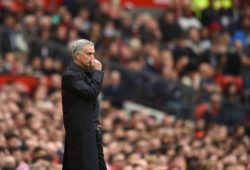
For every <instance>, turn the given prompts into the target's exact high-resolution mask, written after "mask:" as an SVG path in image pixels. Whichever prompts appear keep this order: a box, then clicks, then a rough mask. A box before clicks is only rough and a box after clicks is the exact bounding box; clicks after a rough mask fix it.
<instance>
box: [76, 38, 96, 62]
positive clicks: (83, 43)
mask: <svg viewBox="0 0 250 170" xmlns="http://www.w3.org/2000/svg"><path fill="white" fill-rule="evenodd" d="M88 45H91V46H94V45H95V44H94V43H93V42H91V41H89V40H86V39H80V40H77V41H75V42H74V43H73V45H72V54H73V59H75V52H79V53H80V54H81V55H82V49H83V48H84V47H85V46H88Z"/></svg>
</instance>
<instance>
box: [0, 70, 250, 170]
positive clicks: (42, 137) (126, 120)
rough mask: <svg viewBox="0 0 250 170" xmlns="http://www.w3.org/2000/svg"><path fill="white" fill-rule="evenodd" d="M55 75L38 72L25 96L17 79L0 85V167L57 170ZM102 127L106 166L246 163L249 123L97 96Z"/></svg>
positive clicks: (193, 167)
mask: <svg viewBox="0 0 250 170" xmlns="http://www.w3.org/2000/svg"><path fill="white" fill-rule="evenodd" d="M58 81H60V76H59V75H56V74H55V75H53V80H52V82H53V83H51V85H50V86H47V85H46V77H41V78H40V79H39V83H38V85H37V87H36V89H35V90H34V93H33V94H32V95H31V96H30V95H28V93H27V89H26V87H25V86H23V85H22V84H20V83H13V82H12V83H11V82H10V83H8V84H6V85H4V86H3V87H2V90H1V91H0V112H1V114H0V168H2V170H59V169H61V168H62V167H61V162H62V158H63V146H64V142H63V141H64V128H63V120H62V104H61V91H60V86H59V85H58V84H60V83H59V82H58ZM101 112H102V114H101V115H102V119H101V124H102V129H103V145H104V155H105V161H106V163H107V165H108V169H109V170H185V169H186V170H245V169H246V167H247V166H248V167H249V166H250V162H249V160H250V151H249V148H250V140H249V132H250V129H249V127H248V128H247V127H245V126H244V125H238V126H237V127H236V128H235V129H234V130H233V131H230V130H229V128H228V127H227V126H225V125H223V124H218V123H206V122H205V121H204V119H197V120H196V121H195V122H194V121H192V120H189V119H177V118H176V117H175V116H172V115H169V114H166V115H165V116H164V118H163V119H162V120H161V121H157V119H156V117H155V116H149V115H148V114H146V113H144V112H143V111H140V110H134V111H132V112H131V113H130V114H129V116H126V114H125V113H124V110H123V109H119V108H117V107H113V106H112V105H110V102H109V101H108V100H103V102H102V107H101Z"/></svg>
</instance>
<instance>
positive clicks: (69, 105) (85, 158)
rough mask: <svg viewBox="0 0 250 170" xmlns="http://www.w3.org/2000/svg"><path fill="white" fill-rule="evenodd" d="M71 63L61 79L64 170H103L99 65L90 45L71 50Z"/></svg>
mask: <svg viewBox="0 0 250 170" xmlns="http://www.w3.org/2000/svg"><path fill="white" fill-rule="evenodd" d="M72 53H73V60H72V61H71V63H70V64H69V65H68V66H67V68H66V69H65V71H64V73H63V76H62V104H63V119H64V126H65V131H66V137H65V152H64V160H63V170H106V169H107V168H106V165H105V162H104V158H103V157H104V155H103V147H102V133H101V129H100V124H99V116H100V115H99V114H100V103H99V99H98V95H99V92H100V90H101V87H102V80H103V71H102V64H101V63H100V62H99V61H98V60H96V59H95V57H94V54H95V48H94V44H93V43H92V42H91V41H88V40H85V39H81V40H77V41H76V42H74V44H73V47H72Z"/></svg>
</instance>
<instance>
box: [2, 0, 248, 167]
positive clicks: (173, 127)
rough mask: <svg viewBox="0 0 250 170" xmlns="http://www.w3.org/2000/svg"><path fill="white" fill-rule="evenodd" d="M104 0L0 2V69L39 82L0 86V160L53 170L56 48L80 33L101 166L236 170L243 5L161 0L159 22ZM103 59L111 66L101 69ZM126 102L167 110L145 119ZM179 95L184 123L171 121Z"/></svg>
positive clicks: (244, 121) (57, 127)
mask: <svg viewBox="0 0 250 170" xmlns="http://www.w3.org/2000/svg"><path fill="white" fill-rule="evenodd" d="M115 2H116V1H111V2H104V3H100V4H99V3H97V2H96V1H90V0H89V1H88V0H71V1H70V0H55V1H52V0H1V1H0V73H1V74H7V75H30V76H35V77H36V78H37V79H38V84H37V85H36V86H35V88H34V89H33V91H32V92H31V93H30V91H28V90H27V88H26V87H25V86H24V85H22V84H20V83H14V82H9V83H7V84H6V85H4V86H2V87H1V91H0V106H1V107H0V157H1V158H0V168H2V169H3V170H4V169H5V170H7V169H9V170H12V169H15V167H17V166H18V170H27V169H29V168H30V169H32V168H33V169H36V170H37V169H39V170H40V169H41V170H43V169H46V170H54V169H55V170H56V169H60V168H61V167H60V163H61V159H62V154H63V145H64V144H63V140H64V131H63V125H62V113H61V112H62V111H61V92H60V81H61V73H62V71H63V68H64V66H65V64H67V63H65V61H67V60H65V58H66V57H68V56H67V55H66V53H67V52H65V50H66V51H69V50H70V49H71V45H72V42H74V41H75V40H77V39H80V38H86V39H89V40H91V41H93V42H94V43H95V45H96V46H95V47H96V57H97V58H99V59H100V60H101V61H102V62H103V63H104V71H105V79H104V87H103V91H102V94H103V102H102V115H103V122H102V124H103V130H104V136H103V142H104V151H105V159H106V162H107V164H108V165H109V169H110V170H132V169H134V170H140V169H142V170H146V169H153V170H161V169H162V170H164V169H167V168H168V169H171V170H175V169H178V170H182V169H190V170H191V169H192V170H195V169H197V170H198V169H204V170H210V169H211V170H212V169H216V170H220V169H225V170H241V169H245V168H246V166H247V164H249V160H250V155H249V152H250V151H249V150H250V149H249V148H250V146H249V145H250V144H249V136H250V118H249V113H250V105H249V102H250V3H249V1H248V0H241V1H240V0H232V1H231V0H229V1H225V2H228V4H226V5H225V6H224V7H223V6H218V4H219V3H220V1H219V0H202V2H206V3H204V4H206V6H205V7H200V9H199V6H197V3H196V2H198V1H195V0H194V1H183V2H186V3H184V4H182V5H180V4H179V3H178V1H176V0H172V1H169V2H170V4H169V6H168V8H167V9H164V11H163V13H162V16H160V17H159V18H156V17H155V16H154V15H152V14H150V13H148V12H142V13H134V12H133V8H134V7H133V6H132V5H131V4H127V5H125V6H123V7H120V6H119V5H117V3H115ZM199 2H200V3H201V0H199ZM221 2H224V1H221ZM192 3H193V4H192ZM215 5H217V6H216V7H215ZM110 63H112V64H113V65H115V66H118V67H120V66H121V67H122V69H109V65H110ZM124 69H125V71H124ZM138 74H139V75H143V76H138ZM145 75H146V77H145ZM48 79H49V83H48ZM180 84H181V85H184V86H185V87H188V88H189V90H188V91H185V90H184V88H182V87H180ZM190 89H191V90H190ZM190 92H191V97H190V96H188V97H187V96H185V95H186V94H187V93H190ZM135 96H139V99H138V98H135ZM126 99H132V100H134V101H136V102H140V103H144V104H149V103H150V105H152V106H153V107H155V106H157V107H158V108H161V109H163V110H167V111H168V112H169V113H171V114H176V116H175V117H174V116H170V115H169V114H166V116H165V118H164V120H162V122H156V119H155V118H154V117H152V116H147V114H145V113H143V112H141V111H134V112H133V113H131V117H126V116H125V114H123V112H124V110H123V109H122V108H123V103H124V101H125V100H126ZM185 101H188V102H190V101H191V103H192V105H194V109H193V112H194V113H195V114H194V117H195V119H196V121H194V122H193V121H191V120H190V119H182V117H185V118H187V117H189V118H190V114H189V110H188V109H187V108H188V107H189V106H190V103H186V102H185ZM165 108H167V109H165ZM187 115H188V116H187ZM11 168H12V169H11Z"/></svg>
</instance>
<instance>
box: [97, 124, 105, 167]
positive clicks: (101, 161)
mask: <svg viewBox="0 0 250 170" xmlns="http://www.w3.org/2000/svg"><path fill="white" fill-rule="evenodd" d="M95 132H96V144H97V152H98V166H99V170H107V167H106V164H105V161H104V154H103V146H102V130H101V128H100V127H98V126H97V127H96V128H95Z"/></svg>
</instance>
